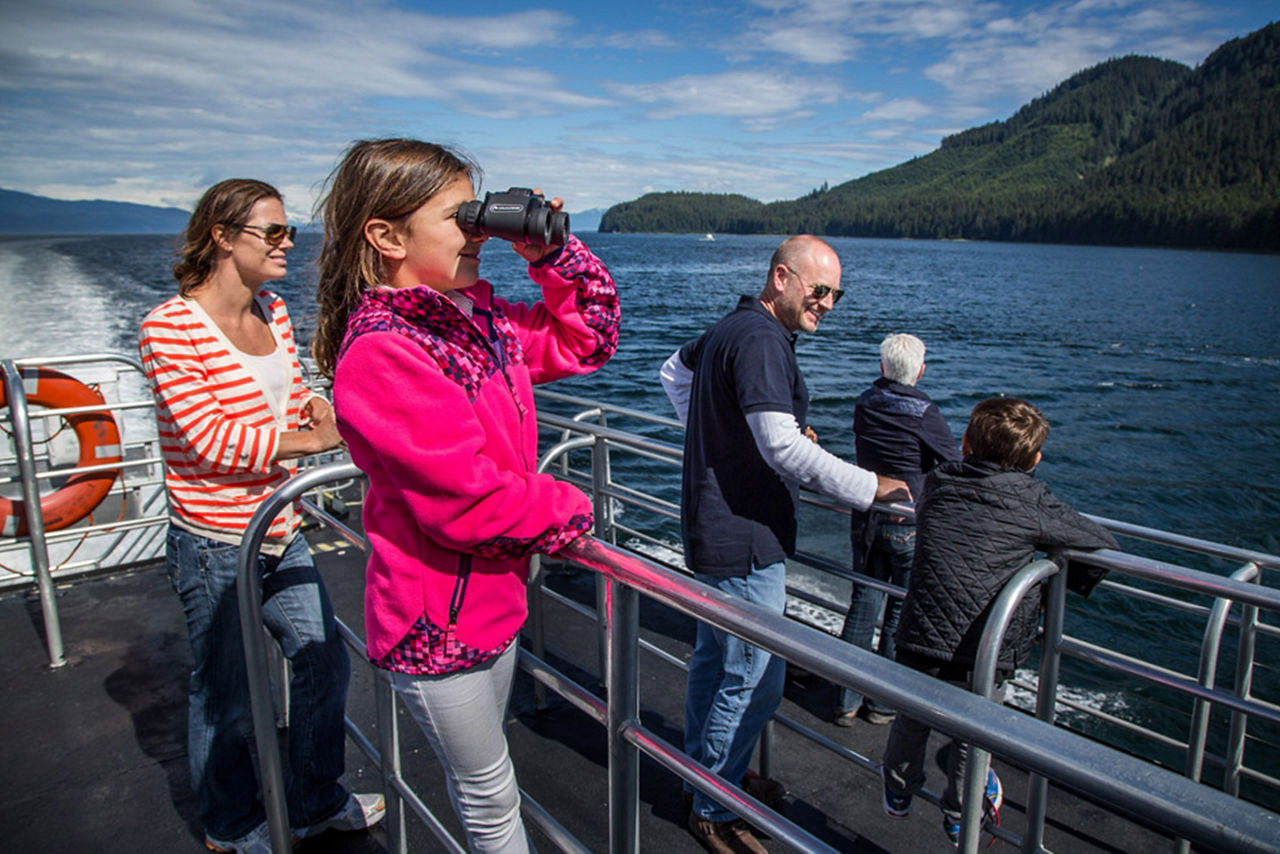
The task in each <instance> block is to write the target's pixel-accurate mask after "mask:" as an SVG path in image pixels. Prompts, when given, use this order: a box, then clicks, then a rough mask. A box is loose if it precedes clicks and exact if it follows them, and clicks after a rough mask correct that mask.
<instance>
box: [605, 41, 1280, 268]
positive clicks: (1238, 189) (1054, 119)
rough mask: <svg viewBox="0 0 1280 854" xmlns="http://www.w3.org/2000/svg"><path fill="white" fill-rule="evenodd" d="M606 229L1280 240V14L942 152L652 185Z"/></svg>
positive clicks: (1067, 91)
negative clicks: (815, 183) (689, 187)
mask: <svg viewBox="0 0 1280 854" xmlns="http://www.w3.org/2000/svg"><path fill="white" fill-rule="evenodd" d="M600 230H601V231H671V232H707V231H714V232H729V233H769V234H791V233H797V232H811V233H815V234H826V235H847V236H863V237H913V238H962V239H976V240H1015V241H1017V240H1027V241H1043V242H1068V243H1102V244H1142V245H1162V246H1200V247H1220V248H1240V249H1272V250H1274V249H1280V24H1271V25H1269V26H1267V27H1264V28H1263V29H1261V30H1258V31H1257V32H1255V33H1253V34H1251V35H1249V36H1246V37H1245V38H1241V39H1235V40H1232V41H1230V42H1227V43H1226V44H1224V45H1222V46H1221V47H1219V48H1218V49H1217V50H1216V51H1214V52H1213V53H1212V54H1211V55H1210V56H1209V57H1208V58H1207V59H1206V60H1205V61H1204V63H1202V64H1201V65H1200V66H1199V67H1198V68H1196V69H1194V70H1193V69H1190V68H1188V67H1186V66H1184V65H1181V64H1179V63H1176V62H1171V61H1168V60H1161V59H1153V58H1150V57H1137V56H1128V57H1123V58H1119V59H1113V60H1109V61H1107V62H1104V63H1102V64H1100V65H1097V66H1094V67H1093V68H1089V69H1086V70H1085V71H1082V72H1080V73H1079V74H1076V75H1074V76H1073V77H1071V78H1070V79H1069V80H1067V81H1066V82H1064V83H1062V84H1060V85H1058V86H1057V87H1056V88H1054V89H1053V90H1052V91H1050V92H1049V93H1047V94H1045V95H1043V96H1042V97H1039V98H1036V99H1035V100H1033V101H1032V102H1031V103H1029V104H1027V105H1026V106H1024V107H1023V108H1022V109H1020V110H1019V111H1018V112H1017V113H1015V114H1014V115H1013V116H1012V117H1010V118H1009V119H1007V120H1005V121H1001V122H992V123H991V124H987V125H983V126H981V127H977V128H972V129H970V130H967V131H963V132H961V133H958V134H955V135H953V136H949V137H947V138H945V139H943V141H942V144H941V146H940V147H939V148H938V150H937V151H934V152H932V153H930V154H927V155H924V156H922V157H917V158H914V159H912V160H910V161H908V162H906V163H903V164H901V165H899V166H895V167H893V168H892V169H886V170H884V171H881V172H876V173H874V174H871V175H867V176H865V177H862V178H859V179H857V180H855V181H850V182H848V183H845V184H841V185H839V186H837V187H831V188H827V187H823V188H821V189H818V190H815V191H813V192H812V193H810V194H809V195H807V196H805V197H803V198H800V199H795V200H793V201H785V202H774V203H771V204H762V203H760V202H757V201H754V200H752V199H748V198H746V197H745V196H741V195H717V194H708V193H650V194H648V195H645V196H643V197H641V198H640V199H637V200H636V201H634V202H627V203H625V204H621V205H615V206H614V207H612V208H610V209H609V210H608V211H607V212H606V213H605V215H604V217H603V219H602V220H601V223H600Z"/></svg>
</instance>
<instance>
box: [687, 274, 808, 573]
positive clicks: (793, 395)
mask: <svg viewBox="0 0 1280 854" xmlns="http://www.w3.org/2000/svg"><path fill="white" fill-rule="evenodd" d="M794 344H795V336H794V335H791V334H790V333H788V332H787V330H786V329H784V328H783V326H782V324H781V323H779V322H778V320H777V318H775V317H774V316H773V315H772V314H770V313H769V311H768V310H767V309H765V307H764V306H763V305H762V304H761V302H760V300H759V299H757V298H755V297H742V298H741V299H740V300H739V302H738V306H737V308H735V309H734V310H733V311H731V312H729V314H727V315H725V316H724V317H723V318H721V319H720V320H719V321H718V322H717V323H716V324H715V325H713V326H712V327H711V328H710V329H708V330H707V331H706V332H705V333H703V335H702V336H701V337H700V338H698V339H696V340H694V341H690V342H689V343H688V344H685V345H684V347H682V348H681V350H680V358H681V360H682V361H683V362H684V363H685V365H686V366H688V367H689V368H691V369H692V370H693V387H692V389H691V392H690V395H689V415H688V422H687V424H686V430H685V441H684V479H683V489H682V506H681V514H680V522H681V524H680V528H681V534H682V535H683V539H684V548H685V559H686V561H687V563H688V566H689V568H690V569H692V570H694V571H695V572H700V573H704V574H708V575H729V576H743V575H747V574H748V573H749V572H750V571H751V570H752V568H754V567H759V566H767V565H768V564H771V563H777V562H779V561H781V560H783V559H784V558H786V557H788V556H790V555H792V554H793V553H794V552H795V547H796V511H797V509H798V507H799V487H798V486H797V484H796V483H795V482H794V481H790V480H784V479H783V478H782V477H781V476H780V475H779V474H778V473H777V472H775V471H774V470H773V469H772V468H770V467H769V466H768V465H767V464H766V463H765V461H764V458H763V457H761V456H760V452H759V451H758V450H756V443H755V438H754V437H753V436H752V434H751V429H750V428H749V427H748V426H747V419H746V416H747V415H748V414H749V413H752V412H785V413H789V414H791V415H794V416H795V419H796V423H797V424H799V425H801V426H803V425H804V424H805V417H806V415H807V413H808V409H809V390H808V389H807V388H806V387H805V384H804V378H803V377H802V376H800V368H799V366H798V365H797V364H796V355H795V349H794Z"/></svg>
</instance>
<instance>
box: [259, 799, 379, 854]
mask: <svg viewBox="0 0 1280 854" xmlns="http://www.w3.org/2000/svg"><path fill="white" fill-rule="evenodd" d="M386 815H387V801H386V799H385V798H383V797H382V795H379V794H378V793H376V792H374V793H372V794H368V795H348V796H347V802H346V803H345V804H343V805H342V808H341V809H340V810H338V811H337V812H336V813H334V814H333V815H331V816H329V817H328V818H326V819H325V820H324V821H320V822H316V823H315V824H313V825H311V826H310V827H295V828H294V829H293V835H294V836H296V837H297V838H298V839H307V838H309V837H312V836H319V835H320V834H321V833H324V832H325V831H326V830H337V831H342V832H346V831H352V830H364V829H365V828H367V827H373V826H374V825H375V824H377V823H378V822H380V821H382V819H384V818H386ZM267 850H268V851H269V850H270V846H268V848H267Z"/></svg>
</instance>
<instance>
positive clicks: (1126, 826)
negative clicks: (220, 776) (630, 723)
mask: <svg viewBox="0 0 1280 854" xmlns="http://www.w3.org/2000/svg"><path fill="white" fill-rule="evenodd" d="M314 539H315V541H316V542H317V549H316V555H317V562H318V564H319V565H320V567H321V569H322V572H323V573H324V576H325V579H326V583H327V585H328V586H329V588H330V592H331V595H332V597H333V599H334V603H335V608H336V610H337V613H338V616H339V618H340V619H342V620H343V621H344V622H346V623H347V624H348V625H350V626H351V627H352V628H353V629H355V630H356V631H357V632H358V633H361V634H362V633H363V632H362V620H361V595H362V590H363V557H362V555H361V554H360V553H359V552H358V551H356V550H355V549H351V548H349V547H347V548H343V547H342V545H341V544H339V545H336V546H335V545H334V544H333V543H331V542H328V541H325V540H324V539H323V536H322V535H320V536H315V537H314ZM550 576H551V577H550V581H549V584H550V585H551V586H553V587H554V588H557V589H559V590H561V591H562V592H565V593H566V594H568V595H570V596H572V597H575V598H579V599H582V600H585V601H589V600H590V597H591V590H592V585H593V579H592V578H590V577H588V576H584V575H581V574H577V573H567V572H566V573H557V572H551V573H550ZM58 606H59V609H60V612H61V616H62V622H63V626H64V637H65V646H66V655H67V659H68V664H67V666H65V667H63V668H60V669H58V670H50V669H49V668H48V667H47V657H46V651H45V644H44V635H43V624H42V618H41V612H40V606H39V602H38V600H37V599H36V598H35V597H34V595H33V594H30V593H24V592H10V593H6V594H4V595H2V596H0V655H2V660H0V677H2V678H3V680H4V682H3V684H4V687H3V691H2V696H3V697H4V701H3V704H2V705H0V709H2V711H0V716H2V718H3V720H4V722H5V732H4V736H3V738H0V850H2V851H5V852H10V854H25V852H33V854H34V852H41V854H60V852H67V854H71V852H75V854H81V853H82V852H184V851H190V852H197V851H203V850H204V848H203V845H202V844H201V839H202V833H201V829H200V826H199V821H198V818H197V816H196V812H195V803H194V799H193V796H192V795H191V793H190V790H189V788H188V783H187V758H186V743H185V721H186V697H185V690H186V683H187V676H188V673H189V669H190V653H189V650H188V647H187V642H186V632H185V628H184V625H183V618H182V610H181V607H180V605H179V603H178V600H177V598H176V596H175V595H174V594H173V592H172V590H171V589H170V588H169V585H168V582H167V580H166V579H165V577H164V573H163V570H162V569H161V568H160V567H158V566H151V567H144V568H142V569H139V570H135V571H133V572H130V573H126V574H121V575H116V576H104V577H98V578H94V579H88V580H84V581H80V582H78V583H74V584H70V585H67V586H64V587H62V588H61V589H60V590H59V593H58ZM549 617H550V620H551V623H552V629H551V634H550V637H551V638H553V640H551V641H550V643H552V644H553V650H552V655H551V656H550V657H551V659H552V663H553V664H555V665H556V666H557V667H559V668H561V669H563V670H565V671H566V672H567V673H569V674H570V675H571V676H574V677H575V678H579V681H581V682H582V684H584V685H587V686H588V687H592V686H593V684H594V682H595V678H594V676H593V675H592V674H593V673H594V672H595V670H596V665H595V651H594V646H593V643H594V641H593V638H594V630H593V628H592V626H591V625H590V624H589V623H585V622H583V621H581V620H580V619H579V618H578V617H576V616H574V615H571V614H569V612H568V611H567V609H565V608H563V607H562V606H552V607H551V608H550V611H549ZM641 620H642V624H643V626H644V627H645V635H646V637H647V638H648V639H649V640H652V641H653V642H654V643H656V644H658V645H659V646H661V647H663V648H664V649H667V650H669V651H671V652H672V653H674V654H676V655H678V656H681V657H686V656H687V652H688V646H689V641H690V640H691V639H692V637H693V624H692V622H691V621H689V620H688V619H687V618H685V617H682V616H680V615H677V614H672V613H671V612H669V611H666V610H665V609H661V608H659V607H657V606H655V605H652V604H651V603H646V604H645V605H644V606H643V607H642V611H641ZM352 659H353V675H352V686H351V691H350V696H351V700H350V703H349V708H348V715H349V716H350V717H351V718H352V719H353V720H354V721H355V722H356V724H357V725H358V726H360V727H361V728H362V729H364V730H366V731H371V730H372V729H373V722H374V714H373V699H372V695H371V693H370V690H369V686H370V684H371V676H370V670H369V668H368V667H367V666H365V665H362V663H361V660H360V656H358V655H353V656H352ZM641 679H642V685H641V704H642V707H643V709H644V711H643V714H642V718H643V721H644V723H645V724H646V726H648V727H650V728H652V729H653V730H655V731H656V732H657V733H658V734H659V735H661V736H663V737H664V738H666V739H667V740H668V741H670V742H672V743H673V744H677V745H678V744H679V743H680V741H681V736H680V727H681V715H682V711H681V710H682V703H683V690H684V676H683V673H682V672H681V671H679V670H678V669H676V668H674V667H672V666H671V665H669V664H667V663H664V662H661V661H658V660H656V659H655V658H654V657H652V656H646V655H644V654H642V677H641ZM833 692H834V689H832V688H831V687H830V686H829V685H826V684H820V683H819V682H818V680H815V679H813V678H812V677H809V676H807V675H806V674H803V673H792V674H789V678H788V684H787V698H786V701H785V703H784V711H785V713H786V714H788V715H790V716H791V717H793V718H796V719H797V720H799V721H801V722H803V723H805V724H806V725H808V726H813V727H815V728H817V729H819V730H821V731H822V732H823V734H824V735H826V736H828V737H829V738H832V739H834V740H836V741H838V742H840V743H842V744H845V745H846V746H849V747H851V748H853V749H855V750H858V751H859V752H862V753H865V754H866V755H868V756H870V757H871V758H872V759H878V758H879V755H880V752H881V749H882V747H883V742H884V738H885V736H886V735H887V728H886V727H875V726H871V725H868V724H861V723H860V724H859V725H858V726H857V727H854V728H852V729H841V728H838V727H835V726H834V725H832V724H830V723H829V721H828V710H829V707H830V705H831V702H832V700H833V698H834V693H833ZM402 721H403V723H402V728H401V731H402V738H403V739H404V744H405V753H404V758H403V764H404V769H405V774H406V777H407V778H408V779H409V780H410V782H411V784H412V785H413V787H414V788H415V789H416V790H417V791H418V792H419V794H420V795H421V796H422V797H423V799H424V800H425V801H426V802H427V804H428V805H429V806H430V807H432V808H433V809H434V810H436V812H437V814H438V815H440V816H442V817H443V819H444V820H445V822H446V824H448V826H449V827H451V828H452V829H453V831H454V832H455V833H457V824H456V821H455V820H454V819H453V816H452V813H451V812H450V810H449V807H448V804H447V799H446V798H445V795H444V789H443V783H442V780H441V776H440V771H439V767H438V765H437V763H436V760H435V757H434V756H433V755H432V753H431V751H430V749H429V748H427V747H426V746H425V741H424V740H423V738H422V737H421V734H420V733H418V732H417V730H416V728H415V727H414V726H413V724H412V722H411V721H410V720H408V719H407V718H405V717H404V716H403V715H402ZM935 738H936V736H935ZM510 742H511V749H512V753H513V756H514V758H515V762H516V767H517V773H518V775H519V778H520V782H521V785H522V787H523V788H524V789H525V790H527V791H528V792H529V793H530V794H531V795H532V796H533V797H534V798H535V799H537V800H538V801H539V802H540V803H541V804H542V805H543V806H544V807H546V808H547V809H548V810H549V811H550V812H551V813H552V814H553V815H554V816H556V818H557V819H558V820H560V821H561V822H562V823H563V824H564V825H565V826H566V827H567V828H568V829H569V830H570V831H571V832H572V833H574V834H575V835H576V836H577V837H578V838H579V839H580V840H581V841H582V842H583V843H584V844H586V845H587V846H588V847H589V848H591V849H592V850H594V851H606V850H607V849H608V816H607V811H606V791H607V778H606V772H605V767H606V754H605V742H604V737H603V733H602V731H601V729H600V728H599V727H598V726H597V725H596V724H595V723H594V722H592V721H591V720H590V719H589V718H587V717H586V716H585V715H583V714H582V713H580V712H578V711H577V710H576V709H574V708H572V707H571V706H569V705H568V704H567V703H564V702H563V701H560V702H553V703H551V704H550V706H549V707H548V708H546V709H543V710H536V709H535V708H534V705H533V693H532V681H531V679H530V678H529V677H528V676H527V675H525V674H521V675H520V677H519V679H518V683H517V688H516V696H515V699H514V701H513V704H512V721H511V727H510ZM938 743H939V745H940V744H941V743H942V742H941V740H939V742H938ZM777 745H778V746H777V750H776V754H775V760H774V761H775V776H776V777H778V778H779V779H781V780H782V781H783V782H784V783H785V784H786V785H787V786H788V787H789V788H790V791H791V797H790V800H789V803H788V806H787V808H786V810H785V812H786V814H787V815H788V817H790V818H791V819H793V820H795V821H797V822H798V823H799V824H801V825H802V826H804V827H805V828H807V829H808V830H809V831H811V832H812V833H814V834H815V835H817V836H818V837H819V838H821V839H823V840H825V841H827V842H828V843H829V844H831V845H832V846H833V847H834V848H836V849H837V850H840V851H848V852H927V851H947V850H953V849H951V848H950V846H949V845H948V844H947V841H946V838H945V836H944V835H943V833H942V830H941V827H940V817H939V813H938V811H937V810H936V808H934V807H932V806H930V805H928V804H919V805H918V806H917V808H916V810H915V811H914V812H913V813H912V815H911V817H910V818H909V819H907V820H905V821H891V820H889V819H887V818H885V817H884V816H883V814H882V813H881V811H880V794H879V784H878V780H877V779H876V778H875V777H873V776H872V775H871V774H869V773H867V772H866V771H863V770H861V769H859V768H857V767H854V766H852V765H850V764H848V763H842V762H838V761H835V760H834V759H833V758H832V756H831V754H830V753H828V752H826V751H824V750H821V749H820V748H818V747H816V746H814V745H813V744H812V743H811V742H809V741H807V740H805V739H803V738H801V737H800V736H798V735H797V734H795V733H793V732H791V731H789V730H787V729H785V728H782V727H779V728H778V729H777ZM996 766H997V768H998V770H999V771H1000V773H1001V776H1002V778H1003V779H1004V780H1005V783H1006V789H1007V793H1006V799H1007V800H1006V805H1005V808H1004V810H1003V813H1004V822H1005V824H1006V825H1007V826H1010V827H1012V828H1015V829H1019V830H1020V828H1021V823H1022V819H1023V815H1022V806H1023V803H1024V801H1023V797H1024V793H1025V777H1024V775H1022V774H1021V773H1020V772H1018V771H1017V770H1016V769H1012V768H1009V767H1007V766H1006V765H1004V764H1002V763H1000V762H999V761H997V763H996ZM347 769H348V770H347V783H348V786H349V787H350V788H352V789H353V790H358V791H369V790H376V789H377V788H378V784H377V780H378V775H377V773H376V771H375V769H374V768H372V766H371V765H370V764H369V763H368V761H367V760H366V759H365V757H364V755H363V754H362V753H361V752H360V751H359V750H358V749H356V748H355V747H354V746H351V745H350V743H349V746H348V756H347ZM930 776H931V780H932V781H933V782H935V783H936V782H937V781H938V780H939V779H940V772H939V771H937V769H936V768H931V773H930ZM641 797H642V805H641V841H642V847H643V849H644V850H645V851H654V852H683V851H690V852H692V851H700V850H702V849H701V848H700V847H699V846H698V845H697V844H696V843H695V842H694V841H693V840H692V838H691V837H690V836H689V835H688V833H687V831H686V830H685V829H684V826H683V816H682V815H681V808H680V796H679V785H678V783H677V782H676V781H675V780H674V778H672V777H671V776H669V775H668V774H666V773H665V772H664V771H662V770H661V769H659V768H658V767H657V765H656V764H654V763H653V762H650V761H648V760H645V761H644V762H643V763H642V766H641ZM1050 809H1051V815H1052V816H1053V819H1052V821H1051V824H1050V826H1049V828H1048V829H1047V832H1046V843H1047V847H1048V848H1049V849H1051V850H1053V851H1055V852H1063V854H1065V852H1137V851H1169V850H1171V843H1170V842H1169V841H1168V840H1166V839H1163V838H1161V837H1160V836H1158V835H1155V834H1151V833H1149V832H1147V831H1145V830H1143V829H1141V828H1138V827H1136V826H1135V825H1133V824H1131V823H1129V822H1127V821H1124V820H1122V819H1119V818H1117V817H1115V816H1113V815H1111V814H1110V813H1108V812H1106V811H1105V810H1103V809H1101V808H1099V807H1097V806H1095V805H1092V804H1090V803H1088V802H1085V801H1081V800H1079V799H1077V798H1074V797H1071V796H1069V795H1067V794H1065V793H1061V792H1056V791H1055V792H1054V793H1053V794H1052V796H1051V804H1050ZM408 825H409V834H410V840H411V849H410V850H412V851H415V852H430V851H438V850H441V848H440V846H439V844H438V843H437V842H436V841H435V840H434V838H433V837H431V836H430V834H429V833H428V832H427V831H426V830H425V829H424V828H423V827H422V825H421V823H420V822H418V821H417V819H416V818H414V817H413V816H412V815H411V816H410V817H409V819H408ZM535 842H536V843H537V844H538V847H539V849H540V850H541V851H543V852H544V854H545V852H548V851H552V850H554V846H552V845H551V843H550V842H549V841H548V840H546V839H545V838H539V836H538V835H537V834H536V833H535ZM385 844H386V838H385V834H384V833H383V831H382V830H381V829H375V830H373V831H371V832H368V833H359V834H336V833H328V834H325V835H323V836H320V837H317V838H315V839H311V840H307V841H305V842H303V843H302V844H301V845H300V846H299V847H298V849H297V851H298V852H299V854H318V852H342V854H370V853H371V852H382V851H385V850H386V849H385ZM765 844H766V846H767V847H769V848H770V850H774V851H781V850H783V846H782V845H781V844H779V843H778V842H776V841H774V842H770V841H767V840H766V842H765ZM1001 848H1003V849H1005V850H1012V848H1011V847H1010V846H1006V845H1004V844H1003V843H999V842H997V843H996V844H995V845H994V846H993V848H991V849H989V850H998V849H1001Z"/></svg>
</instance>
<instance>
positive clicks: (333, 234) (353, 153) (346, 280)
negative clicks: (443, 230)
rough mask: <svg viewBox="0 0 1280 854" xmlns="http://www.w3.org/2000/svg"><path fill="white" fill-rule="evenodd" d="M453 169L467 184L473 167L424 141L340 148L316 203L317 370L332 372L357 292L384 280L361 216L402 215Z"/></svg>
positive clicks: (474, 172)
mask: <svg viewBox="0 0 1280 854" xmlns="http://www.w3.org/2000/svg"><path fill="white" fill-rule="evenodd" d="M460 175H463V176H466V177H467V178H468V180H470V181H471V183H472V184H473V185H474V184H475V183H476V182H477V180H478V179H479V175H480V168H479V167H478V166H477V165H476V164H475V163H474V162H472V161H471V160H470V159H468V158H467V157H465V156H464V155H462V154H460V153H458V152H456V151H454V150H453V149H450V148H447V147H445V146H442V145H436V144H435V143H431V142H421V141H419V140H415V139H370V140H361V141H359V142H356V143H353V144H352V146H351V147H350V148H349V149H347V153H346V154H345V155H344V156H343V158H342V161H341V162H340V163H339V164H338V167H337V168H336V169H334V170H333V173H332V174H331V175H330V176H329V180H328V182H327V184H328V189H327V192H326V194H325V196H324V198H322V199H321V201H320V203H319V211H320V215H321V217H322V218H323V220H324V247H323V248H322V249H321V250H320V272H319V276H318V279H319V281H318V282H317V284H316V302H317V303H319V305H320V313H319V317H318V318H317V321H316V333H315V337H314V338H313V339H312V341H311V354H312V355H313V356H314V357H315V360H316V365H317V366H318V367H319V369H320V371H321V373H323V374H324V375H325V376H327V377H332V376H333V372H334V369H335V368H336V367H337V362H338V350H339V348H341V346H342V338H343V335H344V334H345V333H346V329H347V317H348V316H349V315H350V314H351V311H352V309H354V308H355V307H356V305H357V304H358V303H359V301H360V294H361V293H363V292H364V291H366V290H368V289H369V288H376V287H378V286H379V285H382V284H385V279H386V268H385V265H384V264H383V260H382V255H381V254H379V252H378V251H377V250H376V249H374V247H373V246H371V245H370V244H369V242H368V241H367V240H365V237H364V226H365V223H367V222H368V221H369V220H371V219H375V218H377V219H389V220H393V219H399V218H400V217H404V216H408V215H409V214H411V213H413V212H414V211H415V210H417V209H418V208H420V207H422V205H424V204H425V203H426V202H427V200H428V199H430V198H431V197H432V196H434V195H435V194H436V193H438V192H440V191H441V190H442V189H444V188H445V187H446V186H448V185H449V184H450V183H451V182H452V181H453V180H454V179H456V178H457V177H459V176H460Z"/></svg>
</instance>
